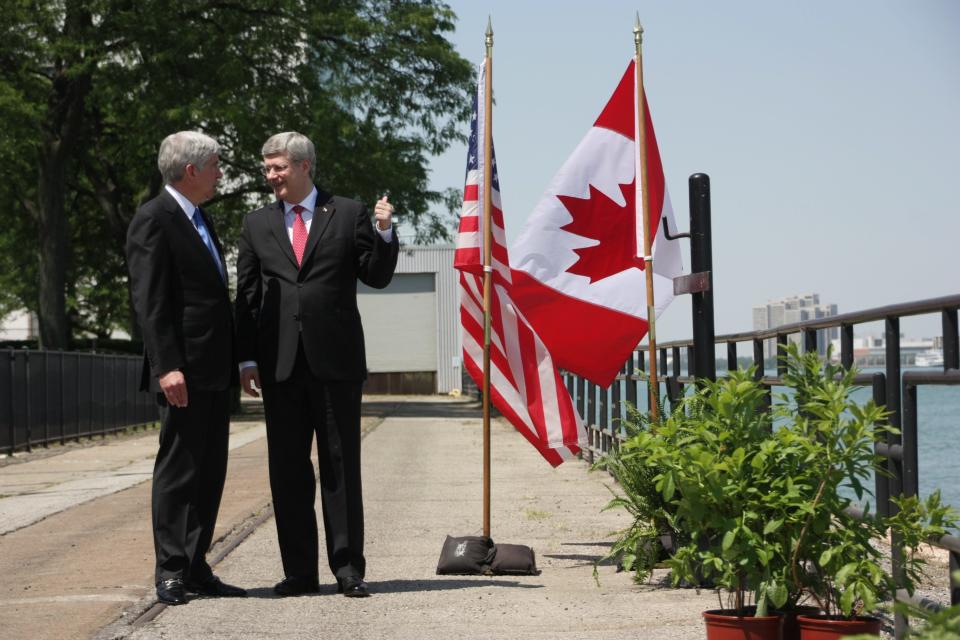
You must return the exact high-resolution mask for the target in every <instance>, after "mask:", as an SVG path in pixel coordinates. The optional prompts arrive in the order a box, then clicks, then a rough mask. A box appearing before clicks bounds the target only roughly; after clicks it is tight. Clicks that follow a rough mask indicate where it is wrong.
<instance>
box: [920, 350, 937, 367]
mask: <svg viewBox="0 0 960 640" xmlns="http://www.w3.org/2000/svg"><path fill="white" fill-rule="evenodd" d="M913 364H915V365H916V366H918V367H942V366H943V351H940V350H939V349H927V350H926V351H921V352H920V353H918V354H917V355H916V356H915V357H914V360H913Z"/></svg>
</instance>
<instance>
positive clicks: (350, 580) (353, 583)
mask: <svg viewBox="0 0 960 640" xmlns="http://www.w3.org/2000/svg"><path fill="white" fill-rule="evenodd" d="M337 593H342V594H343V595H345V596H347V597H348V598H366V597H367V596H369V595H370V587H369V585H367V583H366V582H364V581H363V578H361V577H359V576H347V577H346V578H337Z"/></svg>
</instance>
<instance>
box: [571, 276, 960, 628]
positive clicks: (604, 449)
mask: <svg viewBox="0 0 960 640" xmlns="http://www.w3.org/2000/svg"><path fill="white" fill-rule="evenodd" d="M958 308H960V295H955V296H945V297H941V298H932V299H928V300H920V301H916V302H908V303H903V304H896V305H891V306H886V307H879V308H875V309H868V310H865V311H858V312H853V313H846V314H841V315H836V316H830V317H827V318H820V319H817V320H810V321H805V322H798V323H794V324H789V325H783V326H780V327H777V328H775V329H767V330H761V331H752V332H744V333H733V334H727V335H719V336H716V337H715V338H714V340H713V343H714V344H713V345H708V347H710V348H709V352H710V355H709V357H708V358H707V359H708V360H712V359H713V355H712V354H713V353H715V348H716V346H725V347H726V356H727V357H726V359H727V369H728V370H732V369H736V368H737V367H738V362H739V361H738V355H737V351H738V345H739V344H741V343H747V344H748V345H750V347H751V355H752V364H753V365H754V366H755V367H756V377H757V379H758V380H759V381H761V382H762V383H763V385H764V386H765V387H766V388H767V390H768V400H769V394H770V392H772V388H773V387H774V386H780V385H782V384H783V380H782V376H783V374H784V373H785V371H784V368H783V365H782V364H778V365H777V371H776V375H767V372H766V369H765V362H764V349H763V346H764V342H765V341H766V340H771V339H772V340H776V342H777V344H778V345H785V344H786V343H787V342H788V340H789V337H790V336H791V335H798V336H799V337H800V341H801V344H802V345H803V349H804V350H805V351H809V350H817V348H818V340H817V336H818V332H820V331H822V330H824V329H834V328H837V329H839V330H840V362H841V364H842V365H843V366H844V367H847V368H849V367H852V366H853V363H854V327H855V326H857V325H860V324H865V323H871V322H883V323H884V333H885V344H886V353H885V355H886V358H885V369H884V372H883V373H875V374H872V375H860V376H857V380H856V382H857V384H859V385H863V386H870V387H872V389H873V397H874V400H875V402H876V403H877V404H878V405H883V406H885V407H886V409H887V411H888V412H889V417H888V421H889V423H890V425H891V426H893V427H895V428H896V429H897V430H899V431H900V434H899V435H897V434H893V433H891V434H889V436H888V439H887V442H886V443H880V444H878V446H877V453H878V454H879V455H882V456H884V457H885V458H886V459H887V470H888V471H889V472H890V474H889V477H884V476H883V475H881V474H877V478H876V486H875V498H876V501H877V511H878V512H879V513H880V514H881V515H889V514H891V513H894V512H895V511H893V510H895V509H896V505H895V504H894V503H893V502H892V501H891V496H899V495H905V496H915V495H918V493H919V477H920V473H921V469H920V468H919V456H918V452H917V440H918V433H919V429H920V425H919V424H918V420H917V388H918V387H921V386H925V385H940V386H945V385H952V386H960V336H958V325H957V310H958ZM933 313H938V314H940V316H941V322H942V327H943V356H944V360H943V369H942V370H941V371H935V370H931V371H907V372H903V371H902V370H901V368H902V364H901V347H900V320H901V319H902V318H905V317H910V316H918V315H928V314H933ZM701 333H702V332H701ZM695 348H696V346H695V344H694V340H693V339H689V340H677V341H672V342H666V343H662V344H660V345H658V354H659V357H658V358H657V360H658V363H659V369H660V378H661V384H660V385H659V386H660V391H659V393H662V394H664V395H663V397H665V398H666V399H667V401H668V402H669V403H670V404H671V405H673V404H675V403H676V402H677V401H678V400H679V398H680V396H681V395H682V394H683V388H684V385H688V384H691V383H693V382H694V380H695V379H696V377H697V372H696V371H690V370H689V368H688V370H687V371H686V373H685V374H684V371H683V363H684V358H682V357H681V356H682V355H686V358H685V362H686V363H687V364H688V367H689V366H690V365H693V366H694V367H695V366H696V365H695V363H697V362H700V363H701V366H703V367H704V369H705V370H706V371H707V372H711V369H712V371H715V370H716V369H715V363H714V362H707V363H706V364H704V355H703V354H704V352H705V351H707V350H705V349H703V348H701V349H700V350H699V353H698V354H695ZM684 350H685V351H686V353H685V354H683V353H682V351H684ZM668 355H669V356H670V358H669V362H668ZM644 371H645V352H644V350H643V349H642V348H641V349H638V351H636V352H634V354H633V355H632V356H631V358H630V359H629V360H628V361H627V362H626V363H625V365H624V368H623V370H622V371H621V373H620V375H618V376H617V379H616V381H615V382H614V383H613V384H612V385H611V386H610V387H609V388H607V389H602V388H600V387H598V386H597V385H595V384H593V383H591V382H589V381H587V380H584V379H583V378H581V377H579V376H575V375H573V374H570V373H569V372H566V373H564V376H565V381H566V385H567V388H568V390H569V391H570V393H571V396H572V397H574V399H575V400H574V401H575V403H576V407H577V410H578V411H579V412H580V415H581V416H583V418H584V421H585V423H586V424H587V433H588V446H587V447H586V448H585V449H584V450H583V452H582V455H583V457H584V459H585V460H587V461H588V462H590V463H591V464H592V463H593V462H594V461H595V460H596V459H597V458H599V457H600V456H602V455H604V454H606V453H608V452H610V451H612V450H613V449H615V448H616V447H618V446H619V443H620V442H621V441H622V440H623V432H622V430H621V428H620V426H619V425H620V419H621V417H622V416H623V415H624V407H623V401H626V402H629V403H630V404H632V405H633V406H635V407H639V406H641V405H639V404H638V402H637V401H638V398H641V397H643V396H644V394H646V393H647V382H646V377H645V376H644V375H643V372H644ZM771 373H773V372H771ZM888 381H894V382H893V383H892V384H889V383H888ZM898 381H899V382H898ZM621 387H622V388H621ZM958 393H960V389H958ZM958 476H960V474H958ZM955 506H958V507H960V505H955ZM930 542H931V544H932V545H933V546H936V547H939V548H941V549H944V550H946V551H947V552H948V553H949V557H950V572H951V576H950V602H951V604H960V583H958V582H957V581H956V580H954V579H953V572H954V571H956V570H958V569H960V538H958V537H956V536H952V535H947V536H944V537H943V538H941V539H940V540H934V541H930ZM894 546H896V545H894ZM893 562H894V575H897V574H898V573H899V570H900V567H901V566H902V565H901V559H900V558H897V557H896V556H895V557H894V558H893ZM898 599H902V600H911V601H913V602H914V603H915V604H922V605H927V606H929V605H931V604H933V603H930V602H928V601H919V600H917V599H910V598H907V597H906V593H905V592H903V591H898ZM895 631H896V637H897V638H898V639H899V638H904V637H906V634H907V620H906V618H905V617H903V616H901V615H899V614H897V615H896V619H895Z"/></svg>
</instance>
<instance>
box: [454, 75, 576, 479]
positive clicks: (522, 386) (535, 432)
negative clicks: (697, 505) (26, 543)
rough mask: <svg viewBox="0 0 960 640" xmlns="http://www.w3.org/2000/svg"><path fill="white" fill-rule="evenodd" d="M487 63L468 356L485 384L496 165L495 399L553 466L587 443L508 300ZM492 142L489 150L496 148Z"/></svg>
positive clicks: (468, 229) (469, 232)
mask: <svg viewBox="0 0 960 640" xmlns="http://www.w3.org/2000/svg"><path fill="white" fill-rule="evenodd" d="M485 73H486V65H485V63H484V64H481V65H480V74H479V76H480V77H479V81H478V83H477V92H476V93H475V94H474V96H473V117H472V119H471V125H470V144H469V149H468V150H467V175H466V183H465V185H464V188H463V209H462V211H461V214H460V232H459V234H458V236H457V250H456V256H455V258H454V267H456V268H457V269H458V270H459V271H460V323H461V324H462V325H463V361H464V365H465V367H466V369H467V371H469V372H470V375H471V376H473V379H474V380H475V381H476V383H477V385H478V386H480V387H481V388H482V386H483V260H482V247H483V202H482V199H483V193H482V190H483V172H484V171H487V170H491V171H492V172H493V173H492V175H491V212H492V215H491V218H492V225H493V229H492V231H493V233H492V236H493V246H492V247H491V268H492V276H493V277H492V281H493V291H492V296H491V304H490V307H491V308H490V314H491V316H490V326H491V335H490V399H491V402H492V403H493V406H495V407H496V408H497V409H498V410H499V411H500V413H501V414H503V416H504V417H505V418H506V419H507V420H509V421H510V423H511V424H512V425H513V426H514V427H516V429H517V431H519V432H520V433H521V434H522V435H523V436H524V437H525V438H526V439H527V440H529V441H530V444H532V445H533V446H534V447H536V449H537V451H539V452H540V454H541V455H542V456H543V457H544V458H546V460H547V461H548V462H549V463H550V464H551V465H553V466H557V465H558V464H560V463H561V462H563V461H564V460H565V459H568V458H570V457H572V456H574V455H576V454H577V453H578V452H579V451H580V448H581V447H582V446H584V445H585V444H586V440H587V437H586V431H585V430H584V427H583V421H582V420H581V419H580V416H579V415H578V414H577V410H576V409H575V408H574V406H573V401H572V400H571V399H570V394H569V393H568V392H567V388H566V387H565V386H564V385H563V380H562V378H561V377H560V373H559V372H558V371H557V368H556V367H555V366H554V364H553V360H552V359H551V358H550V353H549V352H548V351H547V349H546V347H545V346H544V345H543V342H541V340H540V338H539V337H537V334H536V333H535V332H534V330H533V328H532V327H531V326H530V324H529V323H528V322H527V320H526V318H524V316H523V313H522V312H521V311H520V310H519V309H517V308H516V306H515V305H514V304H513V301H512V300H511V298H510V289H511V284H512V279H511V275H510V260H509V257H508V255H507V243H506V234H505V232H504V225H503V209H502V207H501V203H500V180H499V177H498V175H497V161H496V154H494V153H492V152H491V158H490V162H489V163H487V162H486V158H484V157H483V145H482V144H481V143H480V140H481V137H480V136H479V135H478V132H483V130H484V119H485V117H486V114H485V113H484V110H483V106H484V105H485V100H484V90H485V77H484V74H485ZM492 146H493V145H492V144H491V149H492Z"/></svg>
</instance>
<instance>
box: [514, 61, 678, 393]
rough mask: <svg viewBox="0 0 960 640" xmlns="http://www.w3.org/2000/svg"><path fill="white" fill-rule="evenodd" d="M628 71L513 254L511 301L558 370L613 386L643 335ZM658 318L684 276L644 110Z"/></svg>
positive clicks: (633, 109)
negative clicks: (666, 231)
mask: <svg viewBox="0 0 960 640" xmlns="http://www.w3.org/2000/svg"><path fill="white" fill-rule="evenodd" d="M634 64H635V63H634V62H633V61H631V62H630V64H629V65H628V66H627V70H626V72H625V73H624V74H623V78H622V79H621V80H620V84H619V85H618V86H617V89H616V91H614V93H613V96H612V97H611V98H610V100H609V102H607V105H606V107H604V109H603V112H601V114H600V117H599V118H597V120H596V122H594V123H593V127H592V128H591V129H590V131H588V132H587V135H586V136H585V137H584V139H583V140H582V141H581V142H580V144H579V146H577V148H576V149H575V150H574V152H573V154H572V155H571V156H570V157H569V158H568V159H567V161H566V162H565V163H564V165H563V166H562V167H561V168H560V171H559V172H558V173H557V175H556V176H554V178H553V181H552V182H551V183H550V185H549V186H548V187H547V190H546V192H545V193H544V195H543V197H542V198H541V199H540V202H539V203H538V204H537V206H536V207H535V208H534V210H533V213H531V214H530V217H529V219H528V220H527V224H526V226H525V227H524V229H523V231H522V232H521V234H520V236H519V237H518V238H517V240H516V241H515V242H514V245H513V247H512V248H511V249H510V257H511V258H512V260H511V265H510V266H511V272H512V275H513V288H512V295H513V300H514V302H515V303H516V305H517V307H519V308H520V309H522V310H523V313H524V316H525V317H526V318H527V320H528V321H529V322H530V324H531V325H532V326H533V328H534V329H535V330H536V332H537V334H538V335H539V336H540V338H541V339H542V340H543V342H544V344H545V345H546V347H547V348H548V349H549V350H550V353H551V354H552V356H553V360H554V363H555V364H556V365H557V366H559V367H561V368H564V369H567V370H569V371H572V372H574V373H577V374H579V375H582V376H583V377H585V378H587V379H589V380H591V381H593V382H595V383H597V384H598V385H600V386H602V387H607V386H609V385H610V384H611V383H612V382H613V380H614V378H615V377H616V375H617V372H618V371H620V369H621V368H622V367H623V363H624V362H625V361H626V359H627V357H628V356H629V355H630V353H631V352H632V351H633V350H634V349H635V348H636V346H637V344H638V343H639V342H640V340H641V339H643V337H644V336H645V335H646V333H647V328H648V323H647V290H646V276H645V274H644V269H645V268H646V264H645V262H644V258H643V246H644V242H643V234H644V229H643V208H642V207H643V205H642V203H643V199H642V193H641V184H642V181H641V177H640V151H639V145H638V143H637V136H636V130H637V126H636V124H637V103H636V96H637V91H636V73H635V71H634ZM645 113H646V123H645V124H646V134H647V188H648V189H649V191H650V200H649V202H650V227H651V229H652V230H653V231H652V233H653V234H654V235H653V238H654V240H653V250H652V253H653V272H654V277H653V282H654V301H655V305H656V315H658V316H659V315H660V313H662V312H663V310H664V309H665V308H666V307H667V305H668V304H670V301H671V300H672V299H673V279H674V277H676V276H678V275H680V274H681V273H682V271H683V264H682V260H681V256H680V247H679V243H677V242H676V241H669V240H667V239H666V237H665V236H664V235H663V225H662V224H661V221H662V220H664V219H666V220H669V223H670V228H671V229H673V230H674V231H676V229H677V226H676V223H675V221H674V219H673V210H672V209H671V207H670V198H669V196H668V194H667V189H666V184H665V183H664V179H663V165H662V164H661V162H660V152H659V151H658V149H657V141H656V138H655V137H654V133H653V123H652V121H651V119H650V110H649V109H646V110H645Z"/></svg>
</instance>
